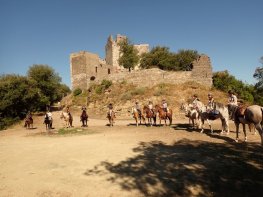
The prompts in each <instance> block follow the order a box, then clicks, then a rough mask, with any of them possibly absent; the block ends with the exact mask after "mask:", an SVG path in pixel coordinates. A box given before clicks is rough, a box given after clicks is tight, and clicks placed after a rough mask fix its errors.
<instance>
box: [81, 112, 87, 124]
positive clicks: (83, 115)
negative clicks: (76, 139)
mask: <svg viewBox="0 0 263 197" xmlns="http://www.w3.org/2000/svg"><path fill="white" fill-rule="evenodd" d="M80 121H81V122H82V127H87V126H88V124H87V121H88V114H87V112H86V110H85V109H83V110H82V113H81V115H80Z"/></svg>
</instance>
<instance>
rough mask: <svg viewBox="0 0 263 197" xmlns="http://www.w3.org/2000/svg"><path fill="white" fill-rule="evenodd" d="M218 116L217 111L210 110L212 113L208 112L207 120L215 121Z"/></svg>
mask: <svg viewBox="0 0 263 197" xmlns="http://www.w3.org/2000/svg"><path fill="white" fill-rule="evenodd" d="M218 115H219V111H217V110H212V111H210V112H208V119H209V120H215V119H217V118H218Z"/></svg>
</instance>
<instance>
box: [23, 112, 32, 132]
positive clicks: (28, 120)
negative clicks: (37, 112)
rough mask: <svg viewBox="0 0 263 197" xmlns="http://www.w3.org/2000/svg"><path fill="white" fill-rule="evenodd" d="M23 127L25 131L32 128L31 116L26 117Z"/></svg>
mask: <svg viewBox="0 0 263 197" xmlns="http://www.w3.org/2000/svg"><path fill="white" fill-rule="evenodd" d="M24 127H26V128H27V129H30V128H31V129H32V128H33V118H32V116H31V115H27V116H26V119H25V125H24Z"/></svg>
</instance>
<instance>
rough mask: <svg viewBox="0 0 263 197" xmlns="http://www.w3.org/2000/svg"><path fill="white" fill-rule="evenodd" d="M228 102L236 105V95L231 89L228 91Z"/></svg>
mask: <svg viewBox="0 0 263 197" xmlns="http://www.w3.org/2000/svg"><path fill="white" fill-rule="evenodd" d="M228 96H229V97H228V104H230V105H235V106H237V105H238V104H237V97H236V95H235V94H234V92H233V91H232V90H229V91H228Z"/></svg>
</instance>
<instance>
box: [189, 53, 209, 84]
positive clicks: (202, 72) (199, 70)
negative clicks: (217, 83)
mask: <svg viewBox="0 0 263 197" xmlns="http://www.w3.org/2000/svg"><path fill="white" fill-rule="evenodd" d="M192 65H193V69H192V77H193V78H195V79H196V81H197V82H199V83H201V84H205V85H207V86H209V87H212V85H213V71H212V64H211V61H210V58H209V57H208V56H207V55H204V54H203V55H201V56H200V57H199V58H198V59H197V60H194V61H193V63H192Z"/></svg>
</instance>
